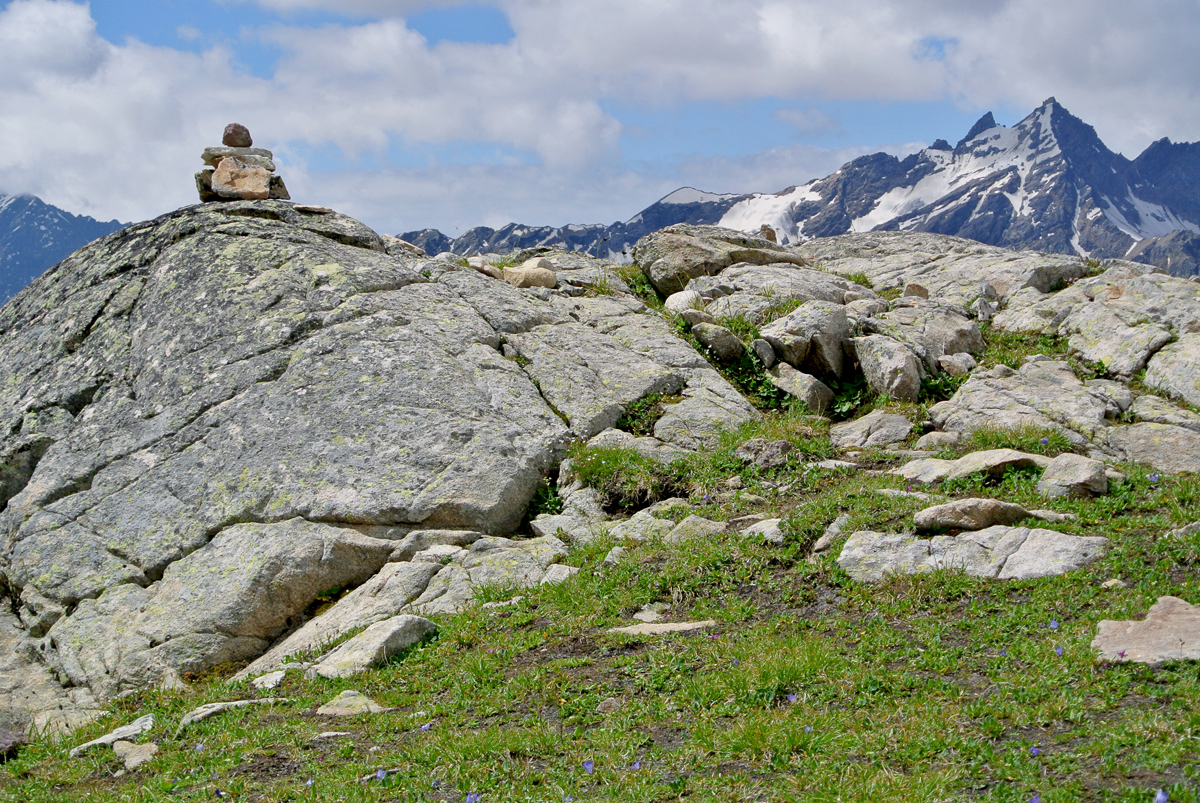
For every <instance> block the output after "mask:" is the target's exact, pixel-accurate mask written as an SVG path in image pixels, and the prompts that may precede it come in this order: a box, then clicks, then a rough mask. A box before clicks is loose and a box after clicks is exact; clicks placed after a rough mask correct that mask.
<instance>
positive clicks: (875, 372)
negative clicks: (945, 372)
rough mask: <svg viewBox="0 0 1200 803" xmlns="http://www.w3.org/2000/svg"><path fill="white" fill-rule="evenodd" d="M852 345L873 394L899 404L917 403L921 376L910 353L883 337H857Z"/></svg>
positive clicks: (894, 341) (917, 362)
mask: <svg viewBox="0 0 1200 803" xmlns="http://www.w3.org/2000/svg"><path fill="white" fill-rule="evenodd" d="M851 342H852V343H853V344H854V353H855V355H856V356H857V358H858V363H859V365H860V366H862V370H863V374H864V375H865V376H866V378H867V384H868V385H869V386H870V388H871V389H872V390H874V391H875V392H876V393H880V394H885V395H887V396H890V397H892V398H893V399H898V400H900V401H910V402H916V401H917V399H918V398H919V396H920V394H921V377H922V375H923V374H922V370H921V364H920V362H919V361H918V360H917V357H916V356H915V355H914V354H913V352H912V351H910V350H909V349H908V348H906V347H905V346H904V345H902V344H901V343H900V342H899V341H897V340H895V339H893V338H890V337H885V336H883V335H871V336H869V337H856V338H853V340H852V341H851Z"/></svg>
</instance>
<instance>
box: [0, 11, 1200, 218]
mask: <svg viewBox="0 0 1200 803" xmlns="http://www.w3.org/2000/svg"><path fill="white" fill-rule="evenodd" d="M1147 8H1149V9H1150V10H1149V11H1147ZM1198 32H1200V11H1198V9H1197V6H1196V4H1195V3H1194V2H1183V0H1161V2H1159V3H1156V4H1155V5H1154V6H1153V7H1141V8H1140V9H1131V8H1130V4H1128V3H1120V2H1116V0H1091V2H1087V3H1085V2H1082V0H1061V2H1055V0H1042V1H1041V2H1033V0H979V2H977V3H973V4H969V5H967V6H966V7H964V4H962V3H958V2H951V0H846V1H845V2H843V3H840V4H838V5H836V6H833V5H832V4H828V3H825V2H821V1H820V0H556V2H553V3H548V2H545V1H544V0H495V2H494V3H489V4H479V3H475V4H462V3H455V2H453V0H433V1H432V2H429V1H423V0H188V2H184V1H183V0H155V1H154V2H150V0H124V1H122V2H116V0H95V1H94V2H92V3H90V5H89V4H87V3H83V2H75V0H4V1H3V2H0V103H3V104H4V108H5V109H6V114H5V115H4V116H3V117H2V118H0V140H3V141H5V142H6V149H5V150H4V152H3V153H0V192H5V193H14V192H32V193H34V194H37V195H39V196H41V197H43V198H44V199H45V200H47V201H50V202H51V203H55V204H58V205H60V206H63V207H64V208H67V209H69V210H71V211H75V212H84V213H87V214H92V215H94V216H97V217H102V218H111V217H117V218H119V219H122V220H131V219H139V218H145V217H150V216H153V215H155V214H160V213H162V212H165V211H169V210H170V209H172V208H175V207H177V206H180V205H183V204H186V203H190V202H192V200H193V197H194V189H193V188H192V186H191V173H192V172H194V171H195V170H196V169H197V168H198V166H199V165H198V158H197V157H198V153H199V150H200V149H201V148H202V147H204V145H207V144H215V142H216V141H217V140H218V139H219V136H220V130H221V128H222V127H223V125H224V123H225V122H230V121H234V120H237V121H240V122H243V123H245V124H247V125H248V126H250V128H251V130H252V132H254V133H255V136H256V144H259V145H262V146H265V147H269V148H272V149H273V150H274V151H275V153H276V156H277V162H278V163H279V165H280V172H281V173H282V174H283V176H284V178H285V180H286V181H287V182H288V185H289V187H290V188H291V190H292V194H293V196H294V197H296V198H297V199H298V200H305V201H311V202H317V203H323V204H325V205H329V206H334V207H335V208H338V209H340V210H342V211H345V212H347V213H349V214H354V215H356V216H358V217H360V218H362V219H363V220H364V221H366V222H367V223H368V224H369V225H372V226H373V227H375V228H377V229H379V230H381V231H387V232H391V233H396V232H400V231H405V230H410V229H415V228H421V227H425V226H433V227H437V228H441V229H442V230H444V231H447V232H448V233H454V232H455V231H456V230H458V231H461V230H464V229H465V228H467V227H469V226H472V225H478V224H486V225H493V226H498V225H502V224H503V223H506V222H508V221H511V220H516V221H519V222H523V223H529V224H554V225H561V224H565V223H570V222H612V221H613V220H618V219H626V218H628V217H630V216H632V215H633V214H635V213H636V212H637V211H639V210H640V209H641V208H643V207H645V206H646V205H648V204H649V203H651V202H653V201H654V200H656V199H657V198H658V197H661V196H662V195H664V194H666V193H667V192H669V191H671V190H673V189H675V188H676V187H678V186H682V185H691V186H697V187H699V188H701V189H706V190H711V191H715V192H747V191H765V192H773V191H778V190H781V189H783V188H785V187H787V186H790V185H793V184H799V183H803V182H805V181H808V180H810V179H812V178H817V177H820V176H823V175H826V174H828V173H829V172H831V171H832V170H834V169H836V168H837V167H838V166H840V165H841V164H842V163H844V162H845V161H847V160H848V159H850V158H853V157H855V156H858V155H861V154H865V153H871V152H876V151H880V150H884V151H887V152H891V153H895V154H897V155H902V154H905V153H909V152H912V151H914V150H916V149H918V148H920V147H922V146H924V145H928V144H930V143H932V142H933V141H934V140H935V139H938V138H945V139H948V140H950V141H951V142H954V141H956V140H957V139H958V138H959V137H961V136H962V135H963V134H965V133H966V131H967V129H968V128H969V127H970V126H971V124H972V123H974V121H975V120H976V119H978V117H979V116H980V115H981V114H983V113H984V112H986V111H989V110H990V111H992V112H994V113H995V115H996V118H997V120H998V121H999V122H1001V123H1002V124H1012V123H1014V122H1016V121H1017V120H1019V119H1020V118H1021V117H1023V116H1024V115H1025V114H1026V113H1028V112H1029V111H1031V110H1032V109H1033V108H1034V107H1035V106H1037V105H1038V104H1039V103H1040V102H1041V100H1043V99H1044V98H1045V97H1048V96H1050V95H1055V96H1057V97H1058V99H1059V101H1060V102H1062V103H1063V104H1064V105H1066V106H1067V108H1069V109H1070V110H1071V111H1073V112H1074V113H1075V114H1077V115H1078V116H1080V117H1082V118H1083V119H1084V120H1086V121H1087V122H1089V123H1092V124H1093V125H1095V126H1096V127H1097V130H1098V132H1099V133H1100V135H1101V137H1102V138H1103V139H1104V140H1105V141H1106V142H1107V143H1108V144H1109V145H1110V147H1112V148H1114V149H1115V150H1121V151H1123V152H1125V153H1126V154H1127V155H1129V156H1133V155H1136V153H1137V152H1138V151H1140V150H1141V149H1142V148H1144V147H1145V146H1146V145H1147V144H1149V143H1150V142H1151V141H1152V140H1154V139H1157V138H1159V137H1162V136H1170V137H1171V138H1172V139H1175V140H1176V141H1179V140H1196V139H1200V111H1197V104H1196V103H1194V100H1195V98H1196V90H1197V83H1198V82H1200V78H1198V77H1197V76H1200V69H1196V68H1197V67H1198V66H1200V64H1197V61H1198V60H1200V59H1198V57H1197V56H1196V54H1195V52H1194V51H1195V48H1194V47H1193V46H1192V42H1194V41H1195V34H1196V33H1198ZM1160 64H1165V65H1170V68H1169V69H1162V68H1160V66H1159V65H1160Z"/></svg>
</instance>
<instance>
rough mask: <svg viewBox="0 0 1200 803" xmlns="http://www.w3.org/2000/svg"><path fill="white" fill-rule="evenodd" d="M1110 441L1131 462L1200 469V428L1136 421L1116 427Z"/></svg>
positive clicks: (1166, 469) (1172, 471) (1170, 468)
mask: <svg viewBox="0 0 1200 803" xmlns="http://www.w3.org/2000/svg"><path fill="white" fill-rule="evenodd" d="M1108 442H1109V444H1110V445H1111V446H1112V447H1113V448H1114V449H1116V450H1117V452H1118V453H1120V454H1122V455H1124V457H1125V459H1126V460H1129V461H1130V462H1132V463H1141V464H1143V465H1148V466H1150V467H1151V468H1153V469H1155V470H1157V471H1161V472H1163V473H1166V474H1179V473H1182V472H1185V471H1191V472H1197V471H1200V432H1196V431H1195V430H1191V429H1184V428H1183V427H1177V426H1172V425H1170V424H1133V425H1132V426H1128V427H1117V428H1115V429H1113V431H1112V433H1111V434H1110V435H1109V437H1108Z"/></svg>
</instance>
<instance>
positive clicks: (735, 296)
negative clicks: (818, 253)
mask: <svg viewBox="0 0 1200 803" xmlns="http://www.w3.org/2000/svg"><path fill="white" fill-rule="evenodd" d="M688 287H689V289H692V290H695V291H696V292H698V293H699V294H700V295H701V297H702V298H704V299H705V300H706V301H707V302H708V303H707V306H706V307H705V309H707V311H708V312H709V313H710V314H712V315H715V316H717V317H723V316H727V317H743V318H745V319H747V320H753V321H760V322H762V323H770V322H772V321H773V320H775V319H777V318H780V317H782V316H783V315H785V314H786V313H785V312H781V310H789V309H791V308H793V307H795V306H796V305H797V304H800V303H806V302H809V301H824V302H829V303H832V304H838V305H840V304H842V303H844V302H845V301H846V299H847V297H848V296H849V295H851V294H853V295H854V296H855V297H862V296H866V297H867V298H870V299H873V300H878V296H876V295H875V293H873V292H871V291H870V290H867V289H866V288H862V287H859V286H857V285H855V284H853V283H851V282H848V281H846V280H845V279H843V278H841V277H840V276H835V275H833V274H831V273H825V272H824V271H819V270H813V269H811V268H802V267H799V266H797V265H792V264H786V263H785V264H774V265H748V264H744V263H743V264H737V265H733V266H732V267H729V268H726V269H724V270H722V271H721V272H720V274H719V275H716V276H701V277H700V278H698V279H693V280H692V281H691V282H690V283H689V285H688ZM858 291H863V292H861V293H859V292H858ZM883 308H884V309H886V308H887V306H886V304H884V306H883ZM847 314H849V313H847Z"/></svg>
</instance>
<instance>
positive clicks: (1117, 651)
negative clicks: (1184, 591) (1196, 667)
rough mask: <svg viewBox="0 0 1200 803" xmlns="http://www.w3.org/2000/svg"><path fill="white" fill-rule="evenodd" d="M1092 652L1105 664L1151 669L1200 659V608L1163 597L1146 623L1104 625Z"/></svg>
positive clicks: (1105, 621)
mask: <svg viewBox="0 0 1200 803" xmlns="http://www.w3.org/2000/svg"><path fill="white" fill-rule="evenodd" d="M1092 649H1094V650H1096V651H1097V652H1098V653H1099V654H1100V658H1101V660H1104V661H1129V662H1133V663H1139V664H1150V665H1151V666H1159V665H1161V664H1163V663H1165V662H1167V661H1195V660H1200V607H1197V606H1195V605H1192V604H1190V603H1188V602H1187V601H1185V600H1182V599H1180V598H1179V597H1159V598H1158V601H1157V602H1155V603H1154V605H1152V606H1151V607H1150V611H1149V612H1148V613H1147V614H1146V618H1145V619H1143V620H1140V621H1113V620H1111V619H1105V620H1104V621H1102V622H1100V624H1099V626H1098V628H1097V633H1096V638H1094V639H1092Z"/></svg>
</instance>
